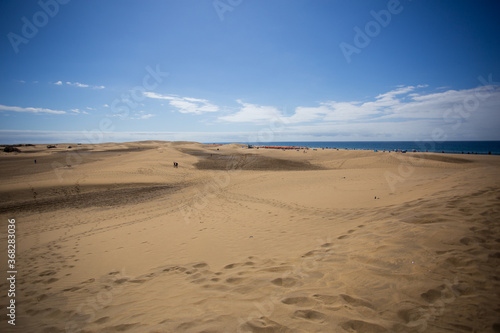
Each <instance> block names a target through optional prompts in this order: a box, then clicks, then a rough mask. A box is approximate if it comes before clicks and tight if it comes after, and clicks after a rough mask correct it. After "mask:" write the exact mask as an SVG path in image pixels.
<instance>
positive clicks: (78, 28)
mask: <svg viewBox="0 0 500 333" xmlns="http://www.w3.org/2000/svg"><path fill="white" fill-rule="evenodd" d="M499 15H500V2H498V1H451V0H450V1H431V0H413V1H410V0H401V1H396V0H390V1H334V0H315V1H313V0H252V1H250V0H215V1H213V0H208V1H205V0H196V1H195V0H182V1H180V0H178V1H172V0H170V1H169V0H145V1H131V0H121V1H94V0H85V1H83V0H71V1H69V0H41V1H24V0H22V1H21V0H20V1H14V0H7V1H2V2H1V3H0V36H1V39H0V40H1V41H0V43H1V44H0V73H1V75H0V119H1V124H0V143H20V142H35V143H48V142H91V143H99V142H109V141H120V142H123V141H135V140H193V141H202V142H231V141H232V142H235V141H238V142H249V141H251V142H255V141H342V140H345V141H370V140H377V141H378V140H382V141H391V140H410V141H411V140H429V141H432V140H435V141H446V140H500V131H499V128H500V86H499V85H500V83H499V82H500V43H498V38H499V33H500V21H499V20H498V16H499Z"/></svg>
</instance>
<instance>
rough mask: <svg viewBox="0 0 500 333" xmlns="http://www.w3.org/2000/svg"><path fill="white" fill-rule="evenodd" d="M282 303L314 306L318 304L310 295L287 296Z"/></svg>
mask: <svg viewBox="0 0 500 333" xmlns="http://www.w3.org/2000/svg"><path fill="white" fill-rule="evenodd" d="M281 303H283V304H287V305H296V306H301V307H306V306H313V305H315V304H316V301H315V300H314V299H312V298H310V297H303V296H298V297H287V298H284V299H282V300H281Z"/></svg>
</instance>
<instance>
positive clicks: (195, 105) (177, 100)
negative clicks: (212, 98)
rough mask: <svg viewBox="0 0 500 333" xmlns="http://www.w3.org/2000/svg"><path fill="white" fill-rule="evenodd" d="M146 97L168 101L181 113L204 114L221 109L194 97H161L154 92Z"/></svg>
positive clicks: (147, 93)
mask: <svg viewBox="0 0 500 333" xmlns="http://www.w3.org/2000/svg"><path fill="white" fill-rule="evenodd" d="M144 96H146V97H148V98H153V99H163V100H168V101H169V102H168V103H169V104H170V105H171V106H173V107H175V108H177V109H178V111H179V112H181V113H194V114H202V113H205V112H217V111H219V107H218V106H217V105H214V104H211V103H210V102H209V101H208V100H206V99H198V98H192V97H178V96H175V95H161V94H158V93H154V92H145V93H144Z"/></svg>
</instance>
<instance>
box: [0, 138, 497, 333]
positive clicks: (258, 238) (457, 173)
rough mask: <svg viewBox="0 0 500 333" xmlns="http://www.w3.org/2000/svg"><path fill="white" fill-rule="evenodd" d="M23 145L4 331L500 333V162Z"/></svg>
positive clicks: (191, 146)
mask: <svg viewBox="0 0 500 333" xmlns="http://www.w3.org/2000/svg"><path fill="white" fill-rule="evenodd" d="M69 146H71V148H68V147H69ZM19 149H20V150H21V153H5V152H1V153H0V165H1V167H2V170H3V176H4V177H3V180H2V186H1V187H0V197H1V201H0V202H1V203H0V215H1V217H0V218H1V221H2V224H1V228H2V231H1V234H2V235H7V233H8V231H7V230H8V224H9V222H8V221H9V220H15V244H16V248H15V250H16V257H15V260H16V262H15V265H16V273H15V275H16V276H15V297H11V296H8V290H9V286H10V285H9V284H10V282H9V280H6V278H8V277H9V275H8V274H7V273H6V272H7V271H9V267H7V263H8V262H7V260H8V258H7V250H6V249H7V247H8V244H7V243H8V238H7V237H4V236H3V237H1V239H0V248H2V249H4V250H3V251H4V252H3V253H4V254H3V255H2V260H0V269H1V272H2V273H1V274H2V281H1V283H0V291H1V294H0V304H2V307H3V309H4V310H2V311H3V312H2V313H0V315H1V318H2V321H1V322H0V331H2V332H131V333H132V332H193V333H194V332H500V319H499V311H500V269H499V267H500V176H499V174H500V156H493V155H466V154H465V155H459V154H439V153H412V152H408V153H405V154H402V153H398V152H388V151H386V152H382V151H378V152H374V151H369V150H343V149H338V150H337V149H316V150H313V149H287V150H284V149H263V148H261V149H256V148H253V149H249V148H248V147H247V146H246V145H242V144H226V145H206V144H201V143H196V142H164V141H140V142H129V143H103V144H81V145H80V144H76V143H68V144H57V147H56V148H51V149H48V148H46V145H35V146H27V147H19ZM35 160H36V163H35ZM174 162H177V163H178V167H174ZM11 299H15V305H16V307H15V324H16V325H15V326H13V325H11V324H9V323H8V320H9V318H7V319H6V316H5V314H7V311H8V309H6V307H7V306H9V304H10V303H9V302H10V300H11Z"/></svg>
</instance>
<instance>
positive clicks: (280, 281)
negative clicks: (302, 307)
mask: <svg viewBox="0 0 500 333" xmlns="http://www.w3.org/2000/svg"><path fill="white" fill-rule="evenodd" d="M271 283H272V284H274V285H277V286H280V287H285V288H290V287H293V286H294V285H295V284H296V283H297V280H295V279H293V278H277V279H274V280H272V281H271Z"/></svg>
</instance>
